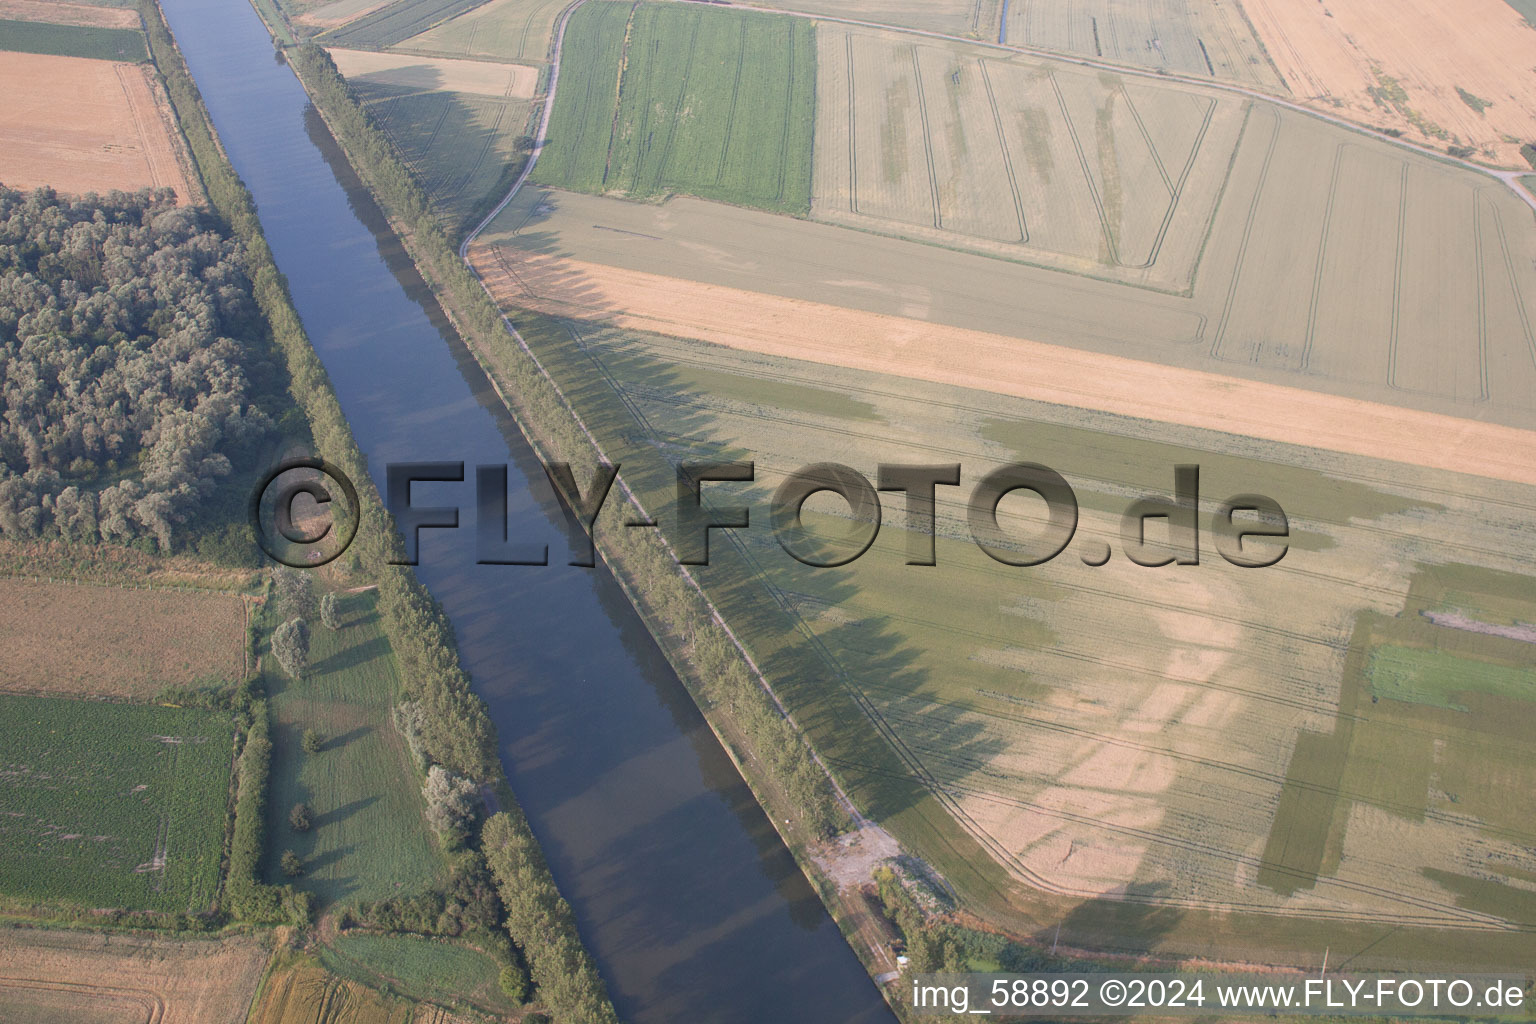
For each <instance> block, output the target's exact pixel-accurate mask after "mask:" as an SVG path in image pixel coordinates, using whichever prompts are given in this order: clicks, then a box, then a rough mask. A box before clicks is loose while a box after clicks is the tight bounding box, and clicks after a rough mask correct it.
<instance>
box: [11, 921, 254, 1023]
mask: <svg viewBox="0 0 1536 1024" xmlns="http://www.w3.org/2000/svg"><path fill="white" fill-rule="evenodd" d="M266 960H267V954H266V951H265V950H263V949H262V948H261V947H260V946H259V945H258V944H257V943H256V942H255V941H254V940H250V939H225V940H222V941H206V942H176V941H172V940H165V939H141V938H135V937H129V936H121V935H114V936H110V937H109V936H105V935H93V934H85V933H78V932H50V931H42V930H32V929H25V930H23V929H5V930H3V931H0V1022H5V1024H11V1022H16V1024H34V1022H37V1024H41V1022H43V1021H70V1022H72V1024H240V1022H242V1021H244V1020H245V1015H246V1011H247V1010H248V1009H249V1008H250V1004H251V996H252V994H253V993H254V992H255V989H256V983H257V981H258V980H260V978H261V971H262V967H263V965H264V964H265V963H266Z"/></svg>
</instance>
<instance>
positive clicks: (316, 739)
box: [301, 729, 325, 754]
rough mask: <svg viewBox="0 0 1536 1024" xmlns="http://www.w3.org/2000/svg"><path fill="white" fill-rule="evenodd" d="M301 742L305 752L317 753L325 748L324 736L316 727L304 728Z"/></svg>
mask: <svg viewBox="0 0 1536 1024" xmlns="http://www.w3.org/2000/svg"><path fill="white" fill-rule="evenodd" d="M301 743H302V744H303V747H304V753H306V754H318V753H320V751H322V750H324V749H325V737H324V736H322V735H320V732H319V730H316V729H305V730H304V739H303V740H302V741H301Z"/></svg>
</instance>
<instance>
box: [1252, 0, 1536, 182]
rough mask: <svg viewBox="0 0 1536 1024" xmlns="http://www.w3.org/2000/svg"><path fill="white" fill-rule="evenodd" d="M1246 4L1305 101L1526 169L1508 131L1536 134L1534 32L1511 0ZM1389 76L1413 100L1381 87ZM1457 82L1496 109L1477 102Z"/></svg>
mask: <svg viewBox="0 0 1536 1024" xmlns="http://www.w3.org/2000/svg"><path fill="white" fill-rule="evenodd" d="M1243 9H1244V10H1245V11H1247V13H1248V17H1249V18H1250V19H1251V20H1252V22H1253V25H1254V27H1255V28H1256V29H1257V30H1258V33H1259V38H1261V39H1262V40H1263V41H1264V45H1265V46H1266V47H1267V48H1268V50H1269V55H1270V57H1271V58H1273V60H1274V62H1275V65H1276V67H1278V68H1279V69H1280V73H1281V74H1282V75H1284V76H1285V80H1286V83H1287V84H1288V85H1289V86H1290V88H1291V91H1292V92H1293V93H1295V94H1296V96H1297V97H1298V98H1300V99H1302V100H1304V101H1308V102H1312V103H1314V104H1315V105H1316V106H1317V107H1318V109H1320V110H1323V111H1326V112H1328V113H1333V114H1343V115H1344V116H1346V117H1350V118H1353V119H1354V120H1357V121H1361V122H1363V123H1366V124H1371V125H1384V126H1387V127H1391V128H1397V129H1400V130H1402V131H1404V132H1405V133H1406V134H1407V135H1408V136H1409V137H1411V138H1414V139H1415V140H1416V141H1421V142H1425V143H1427V144H1430V145H1433V146H1435V147H1436V148H1442V149H1443V148H1444V147H1445V146H1446V145H1447V144H1448V143H1449V142H1451V141H1452V140H1453V139H1459V140H1460V141H1461V142H1463V143H1464V144H1466V145H1470V146H1475V147H1477V148H1478V149H1484V148H1486V149H1487V150H1489V151H1491V153H1492V155H1493V157H1494V158H1495V159H1497V161H1498V162H1499V163H1502V164H1508V165H1511V166H1519V167H1523V166H1524V161H1523V160H1521V158H1520V153H1519V148H1520V143H1519V141H1516V142H1508V141H1506V136H1507V137H1510V138H1514V139H1516V140H1529V139H1536V75H1532V74H1531V67H1532V65H1533V63H1536V61H1533V60H1532V53H1533V52H1536V30H1533V29H1532V28H1531V26H1530V25H1528V24H1526V22H1525V19H1524V18H1522V17H1520V15H1519V14H1518V13H1516V11H1515V9H1514V8H1512V7H1510V6H1509V4H1507V3H1505V2H1504V0H1455V2H1454V3H1446V2H1445V0H1328V3H1327V4H1326V5H1323V4H1318V3H1302V2H1297V0H1243ZM1389 79H1395V80H1396V82H1397V84H1398V85H1400V86H1401V87H1402V91H1403V93H1404V94H1406V100H1404V99H1402V98H1401V97H1399V99H1398V101H1397V102H1393V101H1392V99H1391V98H1390V97H1389V96H1387V95H1386V94H1385V93H1384V92H1383V89H1384V87H1387V89H1388V91H1389V90H1390V83H1389V82H1388V81H1387V80H1389ZM1458 87H1460V88H1461V89H1463V90H1465V91H1466V92H1467V93H1469V94H1471V95H1472V96H1474V97H1477V98H1479V99H1481V100H1485V101H1487V102H1488V103H1490V104H1491V106H1489V107H1487V108H1486V109H1485V110H1482V111H1478V110H1476V109H1474V108H1473V106H1472V105H1470V104H1469V103H1468V102H1467V100H1465V99H1464V98H1463V97H1462V96H1461V95H1460V94H1459V93H1458V92H1457V91H1456V90H1457V88H1458ZM1372 89H1374V90H1377V97H1373V96H1372V94H1371V92H1370V90H1372ZM1378 97H1379V98H1378ZM1340 104H1342V107H1341V106H1340ZM1441 133H1444V134H1443V135H1442V134H1441ZM1488 155H1489V154H1488V153H1484V154H1482V156H1483V157H1484V158H1487V157H1488Z"/></svg>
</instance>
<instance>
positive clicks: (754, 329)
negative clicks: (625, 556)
mask: <svg viewBox="0 0 1536 1024" xmlns="http://www.w3.org/2000/svg"><path fill="white" fill-rule="evenodd" d="M470 258H471V261H472V262H473V263H474V265H475V267H476V268H477V269H478V270H479V272H480V274H481V275H482V276H483V277H484V278H485V281H486V283H487V285H488V286H489V287H490V289H491V292H492V294H493V295H494V296H495V297H496V300H497V302H498V303H499V304H500V305H502V306H503V307H504V308H512V307H518V306H521V307H523V308H528V309H536V310H539V311H541V312H545V313H551V314H555V315H560V316H571V317H581V318H586V319H601V320H606V321H608V322H611V323H615V324H617V325H619V326H622V327H628V328H632V329H636V330H646V331H654V332H657V333H661V334H670V335H674V336H679V337H685V338H697V339H700V340H702V341H709V342H713V343H715V344H720V345H726V346H729V347H731V348H737V349H742V350H745V351H750V352H758V353H762V354H766V355H773V356H780V357H784V358H789V359H804V360H809V361H812V362H821V363H830V364H832V365H834V366H843V367H848V368H850V369H857V370H868V371H874V372H879V373H891V374H898V375H900V376H904V377H911V378H916V379H919V380H931V381H937V382H940V383H945V384H952V385H956V386H959V387H968V388H976V389H979V390H984V391H992V392H996V393H999V394H1007V395H1015V396H1018V397H1020V398H1027V399H1032V400H1035V401H1042V402H1050V403H1054V404H1057V405H1069V406H1074V407H1078V408H1085V409H1095V410H1100V411H1104V412H1110V413H1116V414H1119V415H1124V416H1132V417H1137V418H1141V419H1150V420H1157V421H1161V422H1168V423H1179V424H1183V425H1185V426H1191V427H1200V428H1204V429H1208V430H1215V431H1221V432H1223V433H1231V434H1240V435H1244V436H1247V437H1255V438H1262V439H1265V440H1270V441H1280V442H1284V443H1290V444H1297V445H1303V446H1307V447H1312V448H1322V449H1326V450H1329V451H1336V452H1345V453H1349V454H1353V455H1364V456H1368V457H1371V458H1379V459H1387V460H1392V461H1397V462H1407V463H1411V464H1414V465H1419V466H1426V467H1429V468H1433V469H1440V470H1449V471H1453V472H1461V473H1472V474H1476V475H1478V476H1485V477H1491V478H1493V479H1498V480H1509V481H1513V482H1516V483H1523V484H1532V485H1536V432H1532V431H1526V430H1517V429H1514V428H1510V427H1503V426H1498V425H1494V424H1487V423H1480V422H1476V421H1473V420H1464V419H1458V418H1455V417H1450V416H1443V415H1438V414H1435V413H1427V412H1420V411H1418V410H1413V409H1403V408H1398V407H1396V406H1389V405H1382V404H1378V403H1374V402H1366V401H1361V400H1359V399H1352V398H1344V397H1340V396H1337V395H1328V394H1322V393H1319V392H1314V391H1305V390H1301V389H1299V388H1288V387H1283V386H1280V385H1275V384H1266V383H1261V382H1257V381H1249V380H1241V379H1237V378H1232V377H1225V376H1221V375H1218V374H1212V373H1204V372H1201V371H1198V370H1186V369H1181V368H1177V367H1168V366H1161V365H1158V364H1154V363H1146V362H1141V361H1139V360H1133V359H1125V358H1121V357H1117V356H1108V355H1101V354H1098V353H1093V352H1084V351H1079V350H1076V349H1069V348H1063V347H1060V346H1055V345H1045V344H1041V343H1039V342H1032V341H1023V340H1018V339H1014V338H1004V337H1001V336H998V335H994V334H987V333H983V332H980V331H972V330H965V329H962V328H955V327H948V326H943V325H938V324H931V323H927V322H924V321H920V320H912V319H907V318H903V317H896V316H887V315H882V314H876V313H866V312H862V311H858V310H850V309H844V308H842V307H838V306H829V305H823V304H820V303H813V302H805V301H801V300H797V299H787V298H781V297H778V296H773V295H764V294H761V293H757V292H748V291H743V290H740V289H734V288H725V287H721V286H718V285H709V284H700V283H697V282H692V281H684V280H678V279H675V278H668V277H663V276H661V275H658V274H648V273H643V272H639V271H632V270H623V269H618V268H613V267H607V266H602V265H599V264H593V263H585V262H581V261H577V260H565V259H559V258H557V257H547V256H534V255H528V254H524V253H521V252H519V251H517V250H511V249H502V248H497V247H493V246H490V245H486V244H477V245H475V246H474V247H473V248H472V249H471V250H470Z"/></svg>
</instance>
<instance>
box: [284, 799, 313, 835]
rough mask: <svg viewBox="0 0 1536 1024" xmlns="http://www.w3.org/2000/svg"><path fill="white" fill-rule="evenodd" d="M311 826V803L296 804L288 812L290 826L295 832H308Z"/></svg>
mask: <svg viewBox="0 0 1536 1024" xmlns="http://www.w3.org/2000/svg"><path fill="white" fill-rule="evenodd" d="M309 826H310V820H309V804H294V805H293V810H291V811H289V812H288V827H289V828H291V829H293V830H294V831H295V832H308V831H309Z"/></svg>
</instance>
